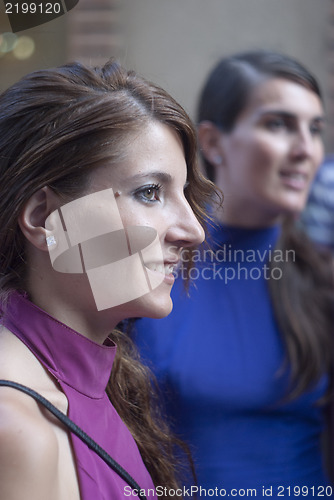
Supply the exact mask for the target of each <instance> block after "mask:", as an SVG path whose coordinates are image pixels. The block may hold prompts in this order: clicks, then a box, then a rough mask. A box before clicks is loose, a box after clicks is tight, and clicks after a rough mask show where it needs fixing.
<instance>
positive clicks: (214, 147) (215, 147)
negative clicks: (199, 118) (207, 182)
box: [198, 121, 224, 167]
mask: <svg viewBox="0 0 334 500" xmlns="http://www.w3.org/2000/svg"><path fill="white" fill-rule="evenodd" d="M221 136H222V133H221V131H220V130H219V129H218V127H216V125H215V124H214V123H212V122H210V121H203V122H201V123H200V124H199V125H198V141H199V145H200V148H201V151H202V154H203V156H204V158H205V159H206V160H207V161H208V162H209V163H210V164H211V165H212V166H214V167H219V166H220V165H222V164H223V163H224V151H223V148H222V144H221Z"/></svg>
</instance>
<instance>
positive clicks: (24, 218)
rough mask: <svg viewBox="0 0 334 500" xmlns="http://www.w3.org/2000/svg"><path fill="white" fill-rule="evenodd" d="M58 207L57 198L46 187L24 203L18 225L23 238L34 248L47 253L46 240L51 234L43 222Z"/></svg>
mask: <svg viewBox="0 0 334 500" xmlns="http://www.w3.org/2000/svg"><path fill="white" fill-rule="evenodd" d="M60 205H61V203H60V199H59V197H58V196H57V195H56V194H55V193H54V192H53V191H52V189H50V188H49V187H48V186H45V187H43V188H41V189H39V190H38V191H36V193H34V194H33V195H32V196H31V198H29V200H28V201H27V202H26V204H25V206H24V208H23V210H22V212H21V213H20V215H19V219H18V223H19V226H20V228H21V231H22V233H23V234H24V236H25V237H26V238H27V240H28V241H30V243H31V244H32V245H34V246H35V247H36V248H38V249H40V250H44V251H48V248H47V244H46V238H47V236H49V235H50V234H51V233H50V231H48V230H47V229H45V220H46V219H47V217H48V216H49V215H50V213H51V212H53V211H54V210H56V209H57V208H59V207H60Z"/></svg>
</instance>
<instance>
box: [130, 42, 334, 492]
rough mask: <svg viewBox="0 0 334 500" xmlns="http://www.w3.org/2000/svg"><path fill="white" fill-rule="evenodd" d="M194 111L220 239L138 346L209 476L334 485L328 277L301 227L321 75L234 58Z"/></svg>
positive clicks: (212, 479) (314, 163)
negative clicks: (328, 449)
mask: <svg viewBox="0 0 334 500" xmlns="http://www.w3.org/2000/svg"><path fill="white" fill-rule="evenodd" d="M198 122H199V123H198V135H199V143H200V151H201V155H202V158H203V160H204V164H205V167H206V171H207V174H208V176H209V177H210V178H211V179H212V180H214V181H215V183H216V184H217V185H218V187H220V188H221V189H222V190H223V193H224V206H223V208H222V209H221V210H218V211H217V212H216V213H215V217H216V219H217V225H216V227H215V228H214V229H213V230H212V234H211V236H212V245H213V246H212V248H211V249H209V250H207V249H204V250H203V252H202V253H198V251H197V252H196V253H194V259H193V260H194V261H195V259H196V268H195V269H192V270H191V271H190V276H191V277H192V278H193V279H194V280H195V285H196V286H195V287H194V288H193V289H192V290H191V293H190V298H187V297H184V296H183V294H182V291H181V289H182V280H180V281H179V282H178V283H177V284H176V286H175V289H174V290H173V293H172V297H173V300H174V309H173V312H172V314H171V315H170V316H169V317H168V318H166V319H162V320H159V321H154V320H148V319H147V320H146V319H143V320H139V321H138V331H139V334H138V343H139V344H140V345H141V348H142V352H143V354H144V353H145V356H146V357H148V358H149V359H151V360H152V362H153V363H151V364H153V365H154V369H155V371H156V373H157V375H158V378H159V380H160V381H161V384H163V387H164V388H165V389H166V394H169V395H170V396H171V397H170V400H168V409H169V411H170V413H171V414H172V416H173V419H174V421H175V428H176V430H177V431H178V434H179V435H180V436H182V437H183V438H184V439H185V440H186V441H187V442H188V443H189V444H191V446H192V449H193V451H194V459H195V463H196V464H197V475H198V482H199V484H200V485H201V486H202V487H204V488H207V489H208V488H213V489H214V488H218V489H219V488H222V489H223V490H224V491H226V495H228V494H230V496H236V497H237V498H238V497H242V496H245V495H246V493H245V492H247V489H250V491H251V492H252V493H250V494H252V495H253V496H254V495H255V494H256V495H257V496H258V497H259V496H261V497H263V496H265V495H266V496H271V497H272V498H279V497H280V496H298V495H301V496H304V497H307V496H309V497H310V498H311V497H314V496H318V495H319V496H322V495H324V496H331V494H332V489H331V487H330V486H328V477H327V475H326V472H325V466H324V461H323V457H322V455H321V447H320V441H321V434H322V432H323V430H324V428H325V418H326V410H327V405H326V399H327V402H328V395H329V394H330V376H329V375H330V373H331V370H332V364H333V312H334V307H333V304H334V302H333V275H332V269H331V262H330V258H329V257H326V256H320V255H318V254H317V251H316V249H315V248H314V247H313V246H312V244H311V243H310V242H309V241H308V240H307V238H306V236H305V235H303V234H302V233H300V232H299V231H298V230H297V228H296V225H295V219H296V217H297V216H298V214H299V213H300V212H301V210H302V209H303V207H304V205H305V202H306V198H307V194H308V190H309V187H310V184H311V182H312V180H313V178H314V175H315V173H316V171H317V169H318V167H319V165H320V163H321V161H322V157H323V141H322V130H323V127H324V110H323V104H322V99H321V94H320V90H319V87H318V84H317V82H316V80H315V78H314V77H313V76H312V75H311V74H310V72H309V71H308V70H307V69H306V68H304V67H303V66H302V65H301V64H300V63H299V62H298V61H295V60H294V59H292V58H290V57H288V56H285V55H282V54H277V53H274V52H270V51H254V52H248V53H240V54H236V55H233V56H230V57H226V58H224V59H222V60H221V61H220V62H219V63H218V64H217V66H216V67H215V68H214V69H213V70H212V72H211V73H210V74H209V75H208V77H207V80H206V82H205V85H204V88H203V91H202V93H201V96H200V99H199V111H198ZM186 260H189V258H188V257H187V258H186ZM181 272H182V275H183V276H184V277H186V276H187V272H183V270H182V269H181ZM327 486H328V488H327ZM302 487H304V488H303V489H302ZM294 488H295V489H294ZM326 488H327V489H326ZM254 492H255V493H254ZM218 496H219V495H218Z"/></svg>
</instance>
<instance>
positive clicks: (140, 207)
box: [85, 122, 204, 321]
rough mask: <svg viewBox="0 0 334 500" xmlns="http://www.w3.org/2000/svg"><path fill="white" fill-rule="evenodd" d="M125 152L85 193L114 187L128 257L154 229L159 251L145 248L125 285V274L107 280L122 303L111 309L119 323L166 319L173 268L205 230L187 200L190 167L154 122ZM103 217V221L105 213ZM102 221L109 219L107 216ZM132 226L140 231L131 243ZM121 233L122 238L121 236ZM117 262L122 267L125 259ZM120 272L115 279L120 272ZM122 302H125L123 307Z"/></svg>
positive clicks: (100, 171) (103, 169)
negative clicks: (145, 287)
mask: <svg viewBox="0 0 334 500" xmlns="http://www.w3.org/2000/svg"><path fill="white" fill-rule="evenodd" d="M125 148H126V149H125V154H124V159H123V160H122V161H121V162H120V163H119V164H117V165H116V166H115V165H112V166H110V167H109V166H107V165H106V166H103V167H100V168H98V169H97V170H96V171H94V172H93V174H92V176H91V179H90V185H89V189H88V190H87V192H86V193H85V194H86V195H89V194H90V193H96V194H97V195H99V192H101V195H102V192H104V191H105V190H108V189H110V188H112V192H113V193H114V196H115V201H116V204H117V213H119V215H120V218H121V226H122V227H124V228H125V229H126V235H127V236H126V237H127V239H128V240H127V243H126V244H125V246H126V248H128V247H129V248H130V247H132V252H130V253H136V251H134V247H136V246H137V247H138V248H139V249H142V248H143V247H145V246H146V243H149V242H148V241H147V237H146V236H147V235H146V232H145V231H146V229H147V228H148V229H147V231H148V235H149V240H150V236H151V232H150V231H151V229H150V228H153V230H155V231H156V233H157V238H156V242H158V246H157V245H156V244H155V246H154V245H153V247H152V248H151V249H149V250H145V249H144V251H143V252H142V254H141V256H140V259H142V263H139V264H138V265H139V268H138V269H137V270H138V275H137V274H136V270H135V268H134V272H133V276H132V274H131V273H130V274H129V275H128V276H129V278H128V279H127V281H126V282H124V281H123V279H120V277H119V276H121V275H122V274H120V275H119V276H118V278H116V276H114V275H113V274H110V276H109V277H108V278H107V281H109V282H112V287H113V289H115V288H118V291H119V297H121V299H119V302H120V304H119V305H117V306H116V307H114V308H113V311H114V313H115V314H116V315H118V317H117V320H118V321H119V320H121V319H124V318H127V317H141V316H149V317H163V316H166V315H167V314H169V312H170V311H171V308H172V302H171V299H170V292H171V288H172V285H173V283H174V277H173V269H174V268H175V267H176V265H177V262H178V260H179V259H180V252H181V250H182V248H183V247H188V246H193V245H197V244H199V243H201V242H202V241H203V239H204V231H203V229H202V227H201V225H200V224H199V222H198V221H197V219H196V217H195V215H194V213H193V212H192V209H191V208H190V206H189V204H188V202H187V200H186V198H185V195H184V189H185V186H186V182H187V165H186V161H185V157H184V151H183V147H182V143H181V141H180V139H179V138H178V136H177V135H176V133H175V132H174V131H172V130H171V129H170V128H168V127H167V126H165V125H162V124H160V123H158V122H153V123H151V124H150V125H149V126H148V127H147V126H145V127H144V128H143V131H142V132H140V133H137V134H135V135H133V136H132V137H131V140H130V141H129V142H128V144H127V146H126V147H125ZM107 193H108V192H107ZM97 213H98V212H97ZM99 214H100V218H101V212H99ZM103 216H104V217H108V213H105V214H103ZM110 217H111V215H110ZM130 227H136V228H137V229H138V228H139V232H138V233H136V236H133V237H132V238H134V239H132V240H131V238H130V236H131V234H132V233H131V232H130V230H129V229H128V228H130ZM153 233H154V231H153ZM119 234H120V235H122V234H123V233H122V231H121V232H120V233H119ZM123 236H124V235H123ZM119 243H120V242H119ZM159 243H160V244H159ZM120 244H121V243H120ZM138 248H137V249H138ZM119 262H120V264H119V266H121V260H119ZM138 262H139V258H138ZM116 264H117V262H116ZM117 265H118V264H117ZM131 265H132V264H131ZM135 265H137V264H135ZM142 270H144V274H143V273H142ZM116 271H117V272H116V274H117V273H118V271H119V269H117V270H116ZM122 272H123V271H122ZM139 274H140V275H142V276H143V278H140V277H139ZM144 275H145V276H144ZM102 278H103V276H102ZM140 279H143V280H144V282H145V283H146V281H147V280H149V281H150V283H151V284H153V286H152V291H150V292H149V293H143V294H142V292H141V290H142V288H141V283H140ZM145 283H144V284H145ZM109 284H110V283H109ZM107 285H108V283H107ZM102 288H103V287H102ZM122 297H125V299H124V301H123V303H121V302H122V300H123V299H122ZM133 297H134V299H133ZM127 298H131V300H127ZM110 306H112V304H110ZM104 308H105V307H104Z"/></svg>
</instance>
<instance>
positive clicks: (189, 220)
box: [166, 198, 205, 247]
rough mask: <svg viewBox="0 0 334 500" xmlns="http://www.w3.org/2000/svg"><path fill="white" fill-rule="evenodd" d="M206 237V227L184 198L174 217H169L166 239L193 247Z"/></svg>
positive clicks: (179, 244)
mask: <svg viewBox="0 0 334 500" xmlns="http://www.w3.org/2000/svg"><path fill="white" fill-rule="evenodd" d="M204 238H205V233H204V229H203V227H202V226H201V224H200V223H199V222H198V220H197V218H196V216H195V214H194V212H193V210H192V208H191V206H190V205H189V203H188V201H187V200H186V199H185V198H184V199H183V200H181V201H180V203H179V204H177V205H176V206H175V210H174V213H173V219H169V226H168V230H167V233H166V240H167V241H169V242H172V243H174V244H177V245H178V246H180V247H192V246H197V245H200V244H201V243H202V242H203V241H204Z"/></svg>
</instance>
